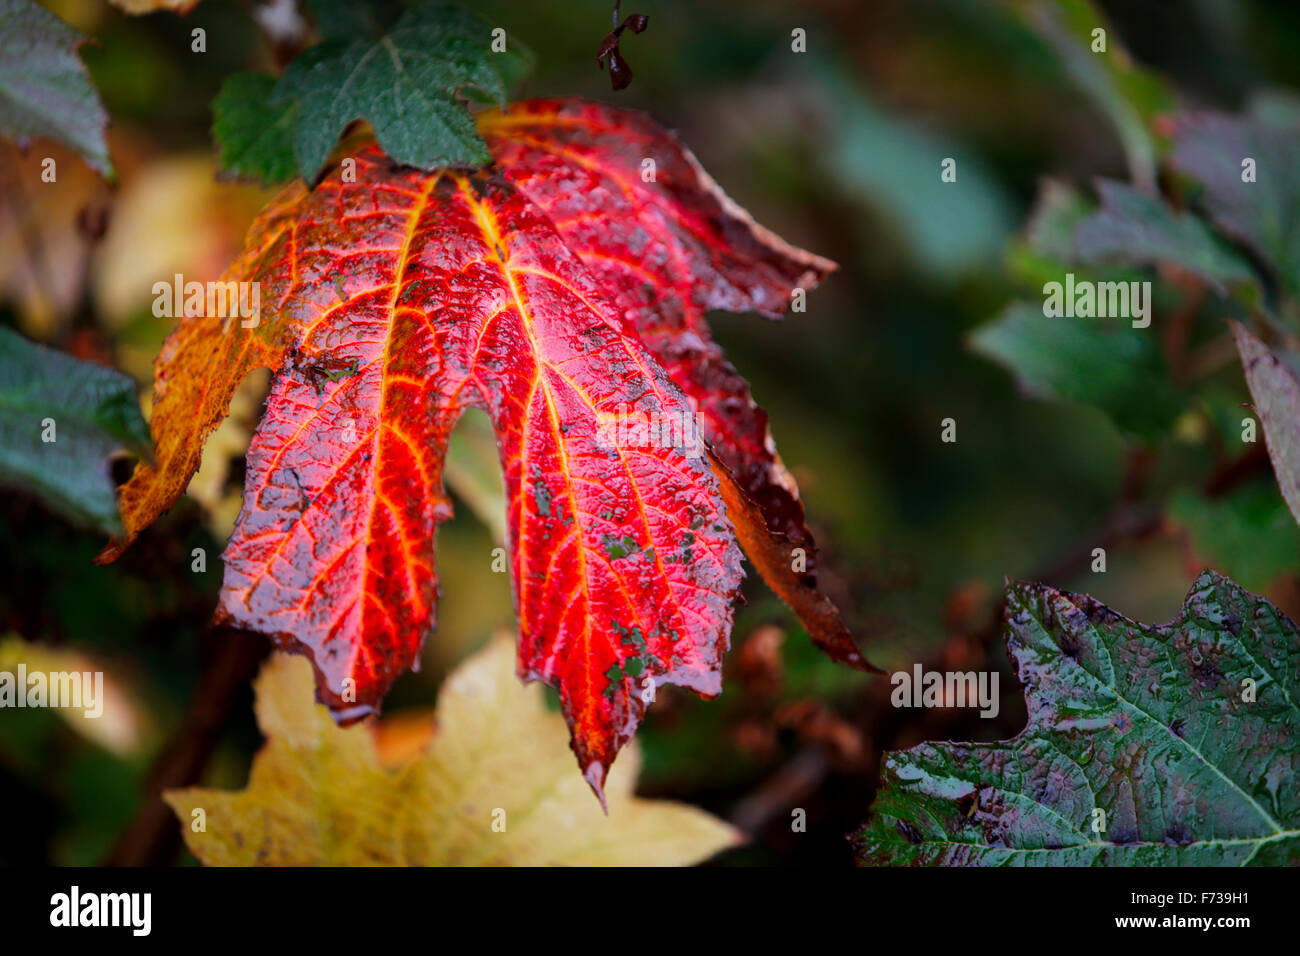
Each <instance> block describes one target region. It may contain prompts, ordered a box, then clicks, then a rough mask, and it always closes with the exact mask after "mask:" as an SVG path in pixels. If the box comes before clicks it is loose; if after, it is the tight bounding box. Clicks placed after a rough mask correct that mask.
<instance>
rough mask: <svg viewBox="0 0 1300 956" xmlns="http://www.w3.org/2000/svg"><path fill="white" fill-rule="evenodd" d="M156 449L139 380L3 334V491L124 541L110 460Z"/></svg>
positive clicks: (0, 400)
mask: <svg viewBox="0 0 1300 956" xmlns="http://www.w3.org/2000/svg"><path fill="white" fill-rule="evenodd" d="M51 422H52V426H51ZM50 427H52V428H53V431H52V433H51V432H49V431H48V429H49V428H50ZM47 434H52V437H53V439H54V440H53V441H49V442H47V441H45V440H43V438H44V436H45V435H47ZM152 447H153V444H152V440H151V439H150V437H149V427H148V426H147V425H146V424H145V422H144V419H143V418H142V417H141V415H140V404H139V400H138V399H137V397H136V391H135V383H134V382H132V381H131V379H129V378H128V377H127V376H125V375H123V374H122V373H121V372H118V371H115V370H114V369H111V368H105V367H103V366H101V365H95V364H93V363H91V362H83V361H81V360H80V359H75V358H73V357H72V356H70V355H65V354H63V353H62V352H56V351H54V350H53V349H47V348H45V347H44V346H41V345H36V344H34V343H32V342H28V341H27V340H26V339H24V338H23V337H22V336H20V335H17V334H16V333H14V332H11V331H9V330H8V329H5V328H0V483H2V484H4V485H6V486H8V487H11V488H19V489H22V490H24V491H29V492H31V493H33V494H35V495H36V496H38V497H39V498H40V499H41V500H42V501H44V502H45V503H46V504H47V505H49V506H50V507H51V508H52V509H54V510H55V511H58V512H59V513H60V514H62V515H64V516H65V517H67V518H68V519H69V520H71V521H74V522H77V523H79V524H83V525H88V526H90V527H93V528H97V529H98V530H100V531H104V532H106V533H108V534H120V533H121V520H120V518H119V516H118V511H117V492H116V489H115V487H114V485H113V481H112V478H111V477H110V474H109V467H108V459H109V456H110V455H112V454H113V453H114V452H117V451H119V450H128V451H132V452H134V453H136V454H138V455H147V454H149V451H150V449H151V448H152Z"/></svg>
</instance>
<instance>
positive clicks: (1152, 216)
mask: <svg viewBox="0 0 1300 956" xmlns="http://www.w3.org/2000/svg"><path fill="white" fill-rule="evenodd" d="M1097 190H1098V192H1099V193H1100V195H1101V202H1102V207H1101V209H1099V210H1098V211H1097V212H1095V213H1093V214H1092V215H1091V216H1088V217H1087V218H1086V219H1084V220H1083V221H1082V222H1080V223H1079V224H1078V226H1077V228H1076V230H1075V235H1074V241H1075V248H1076V250H1077V252H1078V256H1079V261H1081V262H1084V263H1087V264H1090V265H1138V266H1149V265H1155V264H1157V263H1169V264H1172V265H1175V266H1178V267H1179V268H1182V269H1185V270H1187V271H1188V272H1192V273H1195V274H1196V275H1198V276H1200V277H1201V278H1203V279H1205V280H1206V281H1207V282H1209V283H1210V284H1211V285H1213V286H1214V287H1215V288H1216V289H1218V290H1219V291H1221V292H1222V291H1225V290H1226V289H1227V287H1229V286H1232V285H1235V284H1237V283H1241V282H1249V281H1251V280H1253V278H1254V273H1253V272H1252V271H1251V269H1250V266H1249V265H1248V264H1247V263H1246V261H1245V260H1244V259H1243V258H1242V257H1241V256H1239V255H1238V254H1237V253H1236V252H1234V251H1233V250H1232V249H1231V248H1229V247H1228V246H1227V245H1226V244H1225V243H1224V242H1223V241H1222V240H1221V239H1219V238H1218V237H1217V236H1216V235H1214V233H1213V232H1211V231H1210V229H1209V227H1208V226H1206V225H1205V223H1204V222H1202V221H1201V220H1200V219H1197V218H1196V217H1195V216H1193V215H1191V214H1189V213H1180V212H1175V211H1174V210H1172V209H1170V208H1169V207H1168V206H1166V205H1165V204H1164V203H1163V202H1161V201H1160V200H1159V199H1156V198H1155V197H1154V196H1150V195H1148V194H1146V193H1143V192H1139V191H1138V190H1136V189H1134V188H1132V187H1131V186H1126V185H1124V184H1123V183H1116V182H1111V181H1108V180H1102V181H1100V182H1099V183H1098V184H1097Z"/></svg>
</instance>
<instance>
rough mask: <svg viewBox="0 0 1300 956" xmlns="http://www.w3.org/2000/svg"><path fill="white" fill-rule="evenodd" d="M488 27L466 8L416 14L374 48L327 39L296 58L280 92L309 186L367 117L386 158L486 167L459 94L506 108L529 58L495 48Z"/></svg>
mask: <svg viewBox="0 0 1300 956" xmlns="http://www.w3.org/2000/svg"><path fill="white" fill-rule="evenodd" d="M492 29H493V28H492V27H491V26H489V25H488V24H486V23H485V22H483V21H482V20H480V19H478V18H477V17H474V16H471V15H470V14H468V13H466V12H465V11H463V10H459V9H456V8H454V7H445V6H420V7H416V8H414V9H413V10H411V11H410V12H409V13H407V14H405V15H404V16H403V17H402V18H401V19H400V20H398V21H397V23H396V24H394V26H393V28H392V29H391V30H390V31H389V32H388V33H387V34H385V35H384V36H383V37H382V38H381V39H380V40H378V41H377V42H376V41H374V40H371V39H369V38H355V39H333V40H326V41H325V42H324V43H322V44H320V45H319V46H315V47H312V48H311V49H310V50H308V51H307V52H306V53H304V54H303V55H302V56H300V57H298V58H297V59H296V60H294V61H293V62H292V63H291V64H289V68H288V69H287V70H286V71H285V73H284V76H282V77H281V78H280V82H279V84H278V86H277V87H276V93H275V99H276V100H277V101H279V102H287V101H291V100H296V101H297V103H298V115H297V119H296V121H295V124H294V133H293V148H294V155H295V157H296V159H297V163H298V168H299V170H300V171H301V173H302V175H303V178H304V179H306V180H307V181H309V182H310V181H311V180H313V179H314V178H315V177H316V174H317V173H318V172H319V171H320V169H321V167H322V166H323V165H324V164H325V160H326V159H327V158H328V156H329V154H330V151H331V150H332V149H333V148H334V144H335V143H336V142H337V141H338V137H339V134H340V133H342V132H343V130H344V128H346V127H347V125H348V124H349V123H351V122H352V121H353V120H357V119H366V120H368V121H369V122H370V125H371V126H372V127H374V130H375V138H376V139H377V140H378V141H379V145H380V146H381V147H382V148H383V150H384V152H385V153H387V154H388V155H389V156H390V157H392V158H393V159H394V160H396V161H397V162H399V163H402V164H404V165H408V166H416V167H419V168H421V169H435V168H437V167H439V166H447V165H465V166H478V165H481V164H483V163H485V162H487V161H488V160H489V159H490V156H489V154H488V150H487V146H486V145H485V144H484V142H483V140H482V139H481V138H480V137H479V135H478V132H477V131H476V130H475V127H474V120H473V118H472V117H471V116H470V114H469V111H468V110H467V109H466V108H465V107H464V105H463V104H462V103H461V102H460V101H459V100H457V98H456V95H457V94H458V93H463V94H464V95H467V96H476V97H478V98H483V99H486V100H489V101H492V102H496V103H497V104H498V105H501V106H504V105H505V102H506V95H507V92H508V90H509V87H510V85H511V83H512V82H513V81H515V80H516V79H518V78H519V77H520V76H521V75H522V74H523V72H524V71H525V70H526V69H527V66H528V63H529V60H530V57H529V55H528V54H527V53H526V52H525V51H524V50H523V48H522V47H520V46H519V44H517V43H516V42H515V41H514V40H508V41H507V46H506V52H503V53H494V52H493V51H492V49H491V44H492Z"/></svg>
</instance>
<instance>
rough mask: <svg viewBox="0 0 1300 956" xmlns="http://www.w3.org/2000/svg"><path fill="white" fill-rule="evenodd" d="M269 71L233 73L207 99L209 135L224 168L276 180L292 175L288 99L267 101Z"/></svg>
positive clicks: (292, 107)
mask: <svg viewBox="0 0 1300 956" xmlns="http://www.w3.org/2000/svg"><path fill="white" fill-rule="evenodd" d="M274 89H275V77H273V76H267V75H266V74H264V73H235V74H233V75H232V76H229V77H227V78H226V82H225V83H224V84H223V85H222V87H221V92H220V93H218V94H217V98H216V99H215V100H213V101H212V113H213V121H212V135H213V138H214V139H215V140H216V141H217V144H218V146H220V148H221V169H222V172H223V173H225V174H229V175H233V176H238V177H241V178H249V179H259V180H261V181H262V182H265V183H279V182H284V181H285V180H288V179H292V178H293V177H294V175H295V172H296V170H295V166H294V159H293V135H292V133H293V122H294V119H295V117H296V115H297V112H298V105H297V104H296V103H294V102H287V103H272V102H271V93H272V91H273V90H274Z"/></svg>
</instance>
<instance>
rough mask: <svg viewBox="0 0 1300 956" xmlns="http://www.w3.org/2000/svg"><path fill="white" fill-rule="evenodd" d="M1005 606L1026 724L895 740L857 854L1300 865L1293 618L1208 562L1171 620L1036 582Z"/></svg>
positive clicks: (1027, 861) (1299, 736) (900, 858)
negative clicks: (971, 739)
mask: <svg viewBox="0 0 1300 956" xmlns="http://www.w3.org/2000/svg"><path fill="white" fill-rule="evenodd" d="M1006 617H1007V647H1008V648H1009V650H1010V652H1011V656H1012V658H1013V659H1014V661H1015V663H1016V667H1017V669H1018V671H1019V675H1020V680H1021V682H1022V683H1023V684H1024V686H1025V698H1026V703H1027V705H1028V709H1029V723H1028V725H1027V726H1026V728H1025V729H1024V731H1022V732H1021V733H1020V734H1019V735H1018V736H1017V737H1015V738H1013V739H1012V740H1007V741H1000V742H997V743H991V744H967V743H928V744H921V745H920V746H918V747H913V748H912V749H910V750H905V751H901V752H898V753H892V754H889V755H887V756H886V759H885V766H884V771H883V774H882V787H881V789H880V791H879V793H878V794H877V797H876V802H875V804H874V807H873V811H874V812H873V815H872V818H871V819H870V820H869V821H868V823H867V824H866V825H865V826H864V827H863V828H862V829H861V830H860V831H859V832H858V833H857V834H856V835H855V844H856V847H857V852H858V859H859V861H860V862H863V863H881V864H911V865H935V864H939V865H951V866H981V865H1004V866H1005V865H1013V866H1036V865H1037V866H1042V865H1096V866H1104V865H1140V866H1153V865H1207V866H1208V865H1219V866H1244V865H1247V864H1253V865H1256V866H1267V865H1273V866H1277V865H1282V864H1290V865H1295V864H1297V863H1300V789H1297V787H1296V779H1297V774H1300V708H1298V707H1297V701H1300V681H1298V679H1297V673H1298V671H1300V632H1298V631H1297V630H1296V626H1295V624H1294V623H1292V622H1291V620H1290V619H1289V618H1287V617H1286V616H1285V615H1283V614H1282V613H1281V612H1279V611H1278V610H1277V609H1276V608H1275V607H1273V605H1271V604H1269V602H1268V601H1265V600H1264V599H1263V598H1260V597H1256V596H1255V595H1253V594H1250V593H1249V592H1247V591H1245V590H1243V589H1242V588H1240V587H1239V586H1237V585H1236V584H1233V583H1232V582H1231V581H1228V580H1227V579H1226V578H1224V577H1222V576H1221V575H1219V574H1216V573H1215V572H1213V571H1206V572H1204V573H1203V574H1201V576H1200V577H1199V578H1197V580H1196V583H1195V584H1194V585H1193V586H1192V590H1191V593H1190V594H1189V595H1188V596H1187V600H1186V601H1185V602H1184V604H1183V609H1182V611H1181V613H1180V614H1179V615H1178V617H1177V618H1176V619H1175V620H1173V621H1172V622H1171V623H1169V624H1165V625H1161V626H1156V627H1151V626H1147V625H1142V624H1137V623H1135V622H1133V621H1130V620H1128V619H1126V618H1124V617H1121V616H1120V615H1119V614H1116V613H1115V612H1114V611H1112V610H1111V609H1110V608H1108V607H1106V606H1104V605H1102V604H1101V603H1099V602H1098V601H1096V600H1094V599H1092V598H1090V597H1087V596H1085V595H1080V594H1070V593H1066V592H1063V591H1058V590H1056V589H1054V588H1050V587H1047V586H1045V585H1041V584H1024V583H1012V584H1010V585H1009V586H1008V588H1007V611H1006ZM1252 687H1253V688H1254V689H1255V693H1254V695H1253V697H1254V699H1251V697H1252V695H1251V694H1250V693H1249V691H1250V689H1251V688H1252ZM1096 811H1102V812H1101V813H1097V812H1096ZM1103 815H1104V818H1103ZM1094 824H1096V826H1097V827H1099V828H1100V832H1098V831H1097V829H1094Z"/></svg>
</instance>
